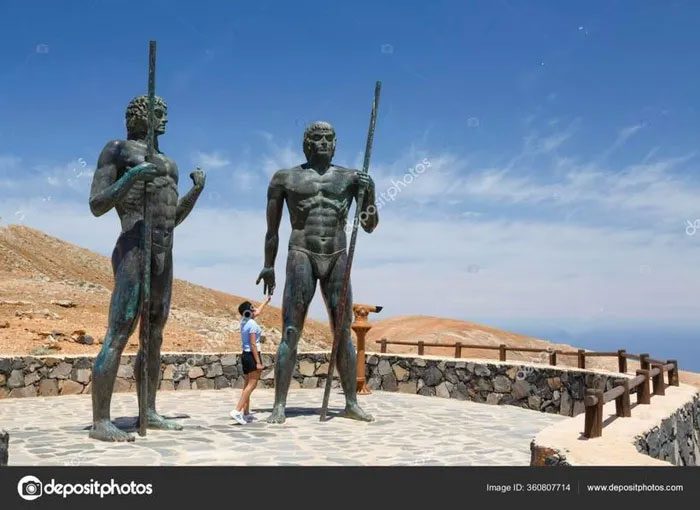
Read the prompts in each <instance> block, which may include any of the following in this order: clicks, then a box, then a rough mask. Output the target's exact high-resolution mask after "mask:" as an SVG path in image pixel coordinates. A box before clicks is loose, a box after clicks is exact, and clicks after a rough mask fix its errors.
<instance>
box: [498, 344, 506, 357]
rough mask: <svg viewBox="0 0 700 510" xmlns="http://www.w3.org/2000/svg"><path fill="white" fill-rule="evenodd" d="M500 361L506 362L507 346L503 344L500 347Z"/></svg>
mask: <svg viewBox="0 0 700 510" xmlns="http://www.w3.org/2000/svg"><path fill="white" fill-rule="evenodd" d="M498 359H500V360H501V361H505V360H506V344H501V345H499V346H498Z"/></svg>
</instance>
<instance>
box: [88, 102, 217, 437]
mask: <svg viewBox="0 0 700 510" xmlns="http://www.w3.org/2000/svg"><path fill="white" fill-rule="evenodd" d="M147 105H148V98H147V96H139V97H136V98H134V99H133V100H132V101H131V102H130V103H129V105H128V107H127V109H126V125H127V139H126V140H113V141H111V142H109V143H108V144H107V145H106V146H105V148H104V149H103V150H102V153H101V154H100V157H99V160H98V162H97V169H96V170H95V174H94V177H93V182H92V190H91V193H90V210H91V211H92V213H93V214H94V215H95V216H101V215H103V214H105V213H106V212H107V211H109V210H111V209H112V208H115V209H116V211H117V213H118V215H119V219H120V220H121V235H120V236H119V239H118V240H117V244H116V246H115V248H114V252H113V253H112V269H113V271H114V290H113V292H112V298H111V302H110V308H109V319H108V325H107V334H106V335H105V339H104V344H103V346H102V350H101V351H100V353H99V355H98V356H97V358H96V360H95V363H94V366H93V375H92V412H93V426H92V429H91V430H90V437H92V438H94V439H100V440H102V441H133V439H134V437H133V435H131V434H129V433H128V432H126V431H123V430H120V429H119V428H118V427H116V426H115V425H114V424H113V423H112V422H111V420H110V404H111V401H112V392H113V391H114V382H115V379H116V376H117V370H118V368H119V360H120V357H121V354H122V352H123V350H124V347H125V346H126V344H127V341H128V340H129V337H130V336H131V334H132V333H133V332H134V329H135V328H136V324H137V322H138V318H139V310H140V307H141V285H142V282H143V280H144V279H143V274H142V271H143V270H142V257H143V246H144V244H143V236H144V218H143V211H144V207H143V204H144V197H145V196H148V197H149V200H150V202H149V207H150V210H151V221H152V227H151V228H152V243H151V246H152V248H151V303H150V304H151V306H150V314H149V317H150V336H149V342H150V345H149V346H148V347H149V349H148V359H147V360H143V359H142V358H143V356H142V353H139V356H137V362H136V367H135V370H134V373H135V375H136V378H137V387H139V386H140V385H139V382H140V374H141V370H140V363H143V362H145V363H148V402H147V409H148V412H147V420H148V421H147V427H148V428H155V429H170V430H172V429H181V428H182V426H181V425H179V424H178V423H176V422H174V421H172V420H168V419H166V418H164V417H163V416H161V415H160V414H158V413H157V411H156V391H157V389H158V384H159V382H160V363H161V357H160V356H161V353H160V348H161V344H162V342H163V328H164V327H165V323H166V321H167V319H168V313H169V311H170V297H171V291H172V278H173V265H172V260H173V259H172V250H173V235H174V229H175V227H176V226H177V225H179V224H180V223H182V221H183V220H184V219H185V218H186V217H187V215H188V214H189V213H190V212H191V211H192V208H193V207H194V204H195V202H196V201H197V198H198V197H199V195H200V193H201V192H202V190H203V189H204V183H205V174H204V172H203V171H201V170H199V169H197V170H195V171H194V172H192V173H191V174H190V178H191V179H192V182H193V187H192V188H191V189H190V191H189V192H188V193H187V194H186V195H185V196H184V197H182V198H179V196H178V179H179V176H178V169H177V165H176V164H175V162H174V161H173V160H171V159H170V158H168V157H167V156H165V155H164V154H163V153H162V152H160V150H158V138H157V136H159V135H162V134H163V133H165V126H166V124H167V121H168V118H167V106H166V104H165V102H164V101H163V100H162V99H161V98H156V104H155V111H154V113H155V126H154V127H155V134H156V138H155V141H154V144H155V149H156V150H155V156H154V157H153V158H152V160H151V159H150V158H149V161H147V157H146V154H147V146H146V137H147V131H148V115H147ZM144 186H147V187H148V190H149V193H148V194H144ZM141 398H142V396H141V395H140V393H139V399H141Z"/></svg>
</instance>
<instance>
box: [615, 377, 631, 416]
mask: <svg viewBox="0 0 700 510" xmlns="http://www.w3.org/2000/svg"><path fill="white" fill-rule="evenodd" d="M621 386H623V387H624V388H625V392H624V393H623V394H622V395H620V396H619V397H617V398H616V399H615V414H616V415H617V416H619V417H621V418H629V417H630V416H632V407H631V405H630V382H629V380H628V379H625V380H624V381H622V383H621Z"/></svg>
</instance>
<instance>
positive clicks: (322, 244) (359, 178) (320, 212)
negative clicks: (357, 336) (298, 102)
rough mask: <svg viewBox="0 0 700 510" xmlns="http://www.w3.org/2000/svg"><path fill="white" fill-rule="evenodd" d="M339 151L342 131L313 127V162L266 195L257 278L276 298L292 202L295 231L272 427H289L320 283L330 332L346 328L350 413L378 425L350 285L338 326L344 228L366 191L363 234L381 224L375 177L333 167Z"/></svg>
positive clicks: (283, 174) (343, 360)
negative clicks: (290, 396)
mask: <svg viewBox="0 0 700 510" xmlns="http://www.w3.org/2000/svg"><path fill="white" fill-rule="evenodd" d="M335 145H336V137H335V130H334V129H333V127H332V126H331V125H330V124H329V123H327V122H315V123H313V124H311V125H310V126H309V127H308V128H307V129H306V131H305V132H304V155H305V156H306V163H304V164H301V165H299V166H296V167H294V168H289V169H282V170H279V171H278V172H276V173H275V174H274V175H273V176H272V180H271V181H270V185H269V188H268V192H267V235H266V236H265V267H264V268H263V270H262V271H261V272H260V275H259V276H258V282H260V280H263V282H264V291H265V292H266V293H268V292H269V293H272V291H273V290H274V288H275V269H274V265H275V258H276V256H277V250H278V247H279V226H280V221H281V218H282V211H283V208H284V203H285V202H286V203H287V210H288V211H289V219H290V221H291V224H292V233H291V235H290V238H289V252H288V256H287V269H286V273H287V274H286V282H285V286H284V296H283V298H282V299H283V301H282V317H283V330H282V341H281V343H280V345H279V348H278V351H277V361H276V364H275V403H274V406H273V410H272V414H271V415H270V417H269V418H268V420H267V421H268V422H270V423H283V422H284V421H285V406H286V402H287V393H288V391H289V386H290V383H291V379H292V374H293V372H294V367H295V365H296V355H297V345H298V342H299V337H300V336H301V332H302V330H303V327H304V320H305V318H306V314H307V311H308V309H309V305H310V304H311V300H312V298H313V296H314V292H315V291H316V283H317V282H320V284H321V293H322V295H323V299H324V301H325V303H326V308H327V309H328V316H329V318H330V322H331V328H332V330H333V331H335V330H336V328H338V327H339V328H340V331H339V334H340V335H341V340H340V343H339V345H338V356H337V363H338V372H339V374H340V381H341V384H342V387H343V392H344V394H345V413H344V414H345V416H347V417H348V418H354V419H358V420H364V421H372V419H373V418H372V416H371V415H369V414H367V413H366V412H365V411H364V410H362V408H360V406H359V405H358V403H357V391H356V390H357V388H356V372H357V367H356V353H355V348H354V346H353V344H352V336H351V332H350V323H351V321H352V311H351V308H352V292H351V289H350V287H349V286H348V290H347V293H348V295H347V299H346V301H345V307H346V311H345V314H344V318H343V321H342V322H343V323H342V324H339V325H336V324H335V320H336V319H335V317H336V310H337V309H338V306H339V304H340V302H341V299H340V298H341V292H342V287H343V275H344V273H345V268H346V263H347V252H346V248H347V239H346V233H345V227H346V222H347V217H348V211H349V210H350V206H351V204H352V201H353V200H354V199H356V198H357V196H358V193H359V191H360V189H364V190H365V200H364V201H363V204H362V213H363V214H362V217H363V218H365V219H364V220H363V221H362V228H363V229H364V230H365V231H366V232H372V231H373V230H374V229H375V227H376V226H377V222H378V221H379V217H378V215H377V207H376V204H375V196H374V182H373V181H372V178H371V177H370V176H369V175H368V174H366V173H364V172H358V171H357V170H352V169H348V168H343V167H340V166H335V165H333V164H331V161H332V158H333V155H334V154H335Z"/></svg>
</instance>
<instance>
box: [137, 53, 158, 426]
mask: <svg viewBox="0 0 700 510" xmlns="http://www.w3.org/2000/svg"><path fill="white" fill-rule="evenodd" d="M155 103H156V42H155V41H150V42H149V44H148V131H147V134H146V161H147V162H149V163H150V162H152V159H153V156H155V153H156V149H155V123H156V115H155ZM143 184H144V188H143V246H142V250H141V253H142V256H143V259H142V266H143V282H142V286H141V320H140V330H139V340H140V343H141V366H140V369H141V370H140V372H141V374H140V375H141V381H140V383H139V394H140V395H139V396H140V398H139V435H140V436H145V435H146V425H147V422H148V416H147V414H148V401H149V392H148V386H149V384H148V361H149V350H150V344H151V207H150V201H151V197H150V193H149V191H148V183H147V182H144V183H143Z"/></svg>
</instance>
